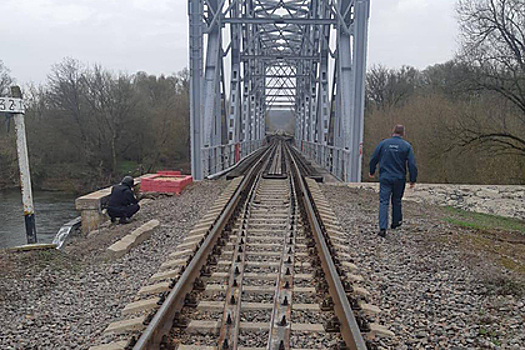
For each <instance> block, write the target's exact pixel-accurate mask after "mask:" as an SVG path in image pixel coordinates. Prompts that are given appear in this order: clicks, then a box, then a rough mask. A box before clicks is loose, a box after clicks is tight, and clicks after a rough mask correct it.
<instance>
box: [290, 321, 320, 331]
mask: <svg viewBox="0 0 525 350" xmlns="http://www.w3.org/2000/svg"><path fill="white" fill-rule="evenodd" d="M324 331H325V330H324V326H323V325H322V324H318V323H292V332H316V333H323V332H324Z"/></svg>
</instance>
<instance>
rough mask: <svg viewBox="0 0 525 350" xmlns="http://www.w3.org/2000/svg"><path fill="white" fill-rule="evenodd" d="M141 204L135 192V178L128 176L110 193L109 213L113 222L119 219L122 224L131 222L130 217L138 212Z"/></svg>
mask: <svg viewBox="0 0 525 350" xmlns="http://www.w3.org/2000/svg"><path fill="white" fill-rule="evenodd" d="M139 209H140V206H139V204H138V200H137V198H136V197H135V194H134V193H133V178H132V177H131V176H126V177H124V178H123V179H122V182H121V183H120V185H116V186H113V188H112V189H111V194H110V195H109V203H108V214H109V217H110V218H111V222H112V223H115V222H116V221H117V219H119V223H120V224H125V223H128V222H129V219H130V218H131V217H132V216H133V215H135V213H136V212H138V211H139Z"/></svg>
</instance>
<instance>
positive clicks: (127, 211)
mask: <svg viewBox="0 0 525 350" xmlns="http://www.w3.org/2000/svg"><path fill="white" fill-rule="evenodd" d="M139 209H140V206H139V205H138V204H131V205H128V206H125V207H108V214H109V216H110V217H111V218H112V219H116V218H127V219H129V218H131V217H132V216H133V215H135V213H136V212H138V211H139Z"/></svg>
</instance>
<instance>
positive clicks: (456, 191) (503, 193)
mask: <svg viewBox="0 0 525 350" xmlns="http://www.w3.org/2000/svg"><path fill="white" fill-rule="evenodd" d="M345 185H346V184H340V186H345ZM348 186H349V187H350V188H357V189H367V190H373V191H375V192H378V191H379V183H377V182H365V183H352V184H348ZM404 199H405V200H408V201H414V202H418V203H421V202H425V203H428V204H434V205H440V206H451V207H455V208H458V209H463V210H468V211H474V212H478V213H485V214H492V215H499V216H506V217H510V218H516V219H520V220H525V186H496V185H443V184H416V187H415V188H414V189H408V185H407V189H406V191H405V196H404Z"/></svg>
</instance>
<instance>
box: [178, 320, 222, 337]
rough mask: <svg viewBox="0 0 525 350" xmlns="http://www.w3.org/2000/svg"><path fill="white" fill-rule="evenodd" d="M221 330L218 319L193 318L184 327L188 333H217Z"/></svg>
mask: <svg viewBox="0 0 525 350" xmlns="http://www.w3.org/2000/svg"><path fill="white" fill-rule="evenodd" d="M220 330H221V323H220V322H219V321H197V320H193V321H191V322H190V324H189V325H188V327H186V332H187V333H189V334H214V335H218V334H219V331H220Z"/></svg>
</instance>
